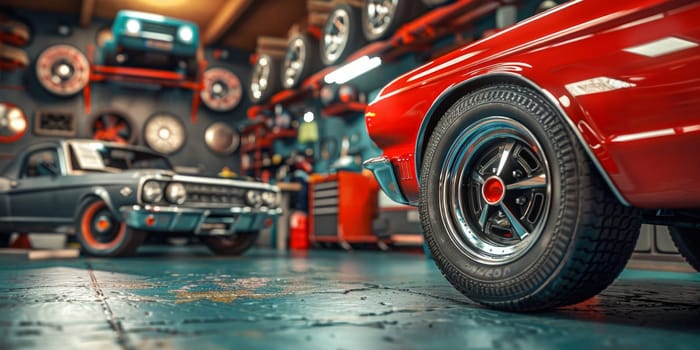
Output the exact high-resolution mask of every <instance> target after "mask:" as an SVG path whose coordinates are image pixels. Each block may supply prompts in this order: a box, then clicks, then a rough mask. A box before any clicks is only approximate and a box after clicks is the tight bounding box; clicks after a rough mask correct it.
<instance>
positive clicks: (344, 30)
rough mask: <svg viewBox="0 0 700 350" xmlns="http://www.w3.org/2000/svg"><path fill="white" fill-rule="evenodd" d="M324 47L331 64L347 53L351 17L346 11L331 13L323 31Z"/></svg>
mask: <svg viewBox="0 0 700 350" xmlns="http://www.w3.org/2000/svg"><path fill="white" fill-rule="evenodd" d="M323 33H324V34H323V47H324V54H325V56H326V59H327V60H328V61H329V62H335V61H337V60H338V59H339V58H340V56H341V55H342V54H343V51H345V46H347V43H348V38H349V36H350V15H349V14H348V12H347V11H345V9H342V8H341V9H338V10H336V11H335V12H333V13H331V16H330V17H329V19H328V22H326V26H325V28H324V31H323Z"/></svg>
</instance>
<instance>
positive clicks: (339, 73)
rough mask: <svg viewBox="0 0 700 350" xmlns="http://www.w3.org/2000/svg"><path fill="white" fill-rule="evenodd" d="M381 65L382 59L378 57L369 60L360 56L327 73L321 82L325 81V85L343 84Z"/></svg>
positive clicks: (367, 57)
mask: <svg viewBox="0 0 700 350" xmlns="http://www.w3.org/2000/svg"><path fill="white" fill-rule="evenodd" d="M381 64H382V59H381V58H380V57H372V58H370V57H369V56H362V57H360V58H358V59H356V60H354V61H352V62H350V63H348V64H346V65H344V66H342V67H340V68H338V69H336V70H334V71H333V72H331V73H328V74H327V75H326V76H325V77H324V78H323V81H325V82H326V84H333V83H336V84H343V83H346V82H348V81H350V80H352V79H355V78H357V77H359V76H360V75H362V74H365V73H367V72H369V71H371V70H372V69H374V68H377V67H379V66H380V65H381Z"/></svg>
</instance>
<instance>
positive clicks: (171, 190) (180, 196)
mask: <svg viewBox="0 0 700 350" xmlns="http://www.w3.org/2000/svg"><path fill="white" fill-rule="evenodd" d="M165 199H167V200H168V202H170V203H175V204H183V203H185V200H187V190H186V189H185V185H183V184H181V183H179V182H173V183H171V184H169V185H168V186H166V187H165Z"/></svg>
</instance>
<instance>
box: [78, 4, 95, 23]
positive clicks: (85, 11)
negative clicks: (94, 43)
mask: <svg viewBox="0 0 700 350" xmlns="http://www.w3.org/2000/svg"><path fill="white" fill-rule="evenodd" d="M95 1H96V0H83V2H82V4H81V5H80V26H81V27H83V28H86V27H87V26H89V25H90V22H92V15H93V14H94V12H95Z"/></svg>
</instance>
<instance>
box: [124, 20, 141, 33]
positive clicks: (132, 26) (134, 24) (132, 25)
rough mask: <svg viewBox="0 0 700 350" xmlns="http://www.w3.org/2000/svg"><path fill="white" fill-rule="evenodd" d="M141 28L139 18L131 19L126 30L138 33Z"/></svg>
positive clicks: (127, 22)
mask: <svg viewBox="0 0 700 350" xmlns="http://www.w3.org/2000/svg"><path fill="white" fill-rule="evenodd" d="M140 30H141V23H140V22H139V21H138V20H135V19H130V20H128V21H126V31H127V32H129V33H131V34H136V33H138V32H139V31H140Z"/></svg>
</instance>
